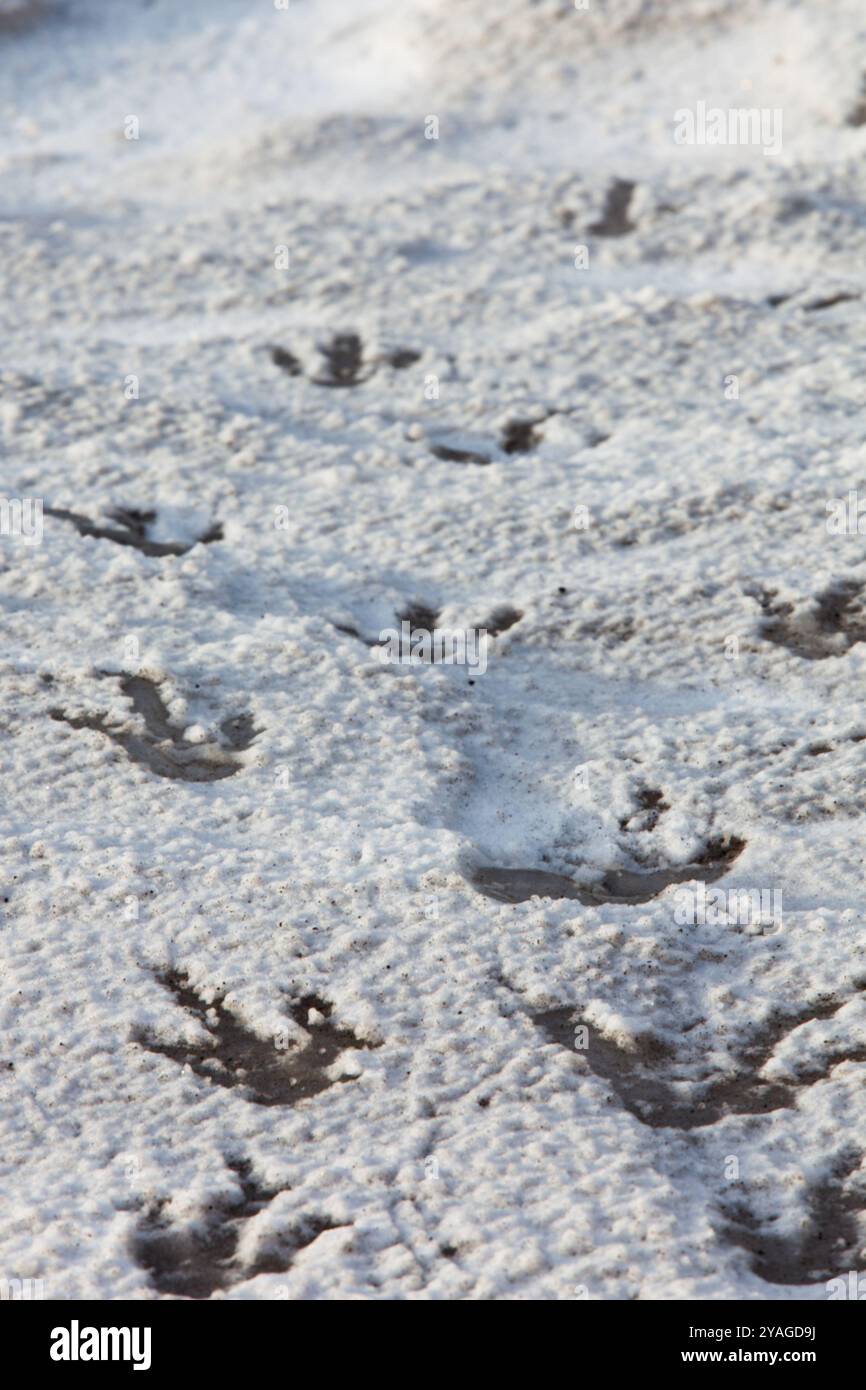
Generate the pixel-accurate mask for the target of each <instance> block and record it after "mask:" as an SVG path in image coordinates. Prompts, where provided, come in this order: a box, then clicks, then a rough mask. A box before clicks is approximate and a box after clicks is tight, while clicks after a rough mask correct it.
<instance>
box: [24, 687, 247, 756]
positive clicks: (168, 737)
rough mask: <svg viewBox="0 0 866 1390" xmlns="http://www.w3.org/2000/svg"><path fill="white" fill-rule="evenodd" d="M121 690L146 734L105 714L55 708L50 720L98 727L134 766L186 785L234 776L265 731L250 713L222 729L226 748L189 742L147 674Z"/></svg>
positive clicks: (237, 717) (74, 727) (237, 716)
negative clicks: (239, 757) (241, 759)
mask: <svg viewBox="0 0 866 1390" xmlns="http://www.w3.org/2000/svg"><path fill="white" fill-rule="evenodd" d="M120 688H121V690H122V691H123V693H124V695H126V696H127V697H128V698H129V699H130V700H131V701H132V708H133V711H134V712H135V714H137V715H139V716H140V717H141V719H142V720H143V721H144V726H145V733H144V734H140V733H136V732H135V731H133V730H131V729H129V728H128V727H127V726H126V725H120V726H118V725H115V724H109V722H108V716H107V715H104V714H84V715H73V714H69V713H68V712H67V711H66V710H62V709H57V708H55V709H51V710H49V711H48V713H49V716H50V717H51V718H52V719H55V720H58V721H60V722H62V723H64V724H68V725H69V726H70V728H73V729H95V730H96V731H97V732H98V733H101V734H105V735H106V737H107V738H110V739H111V740H112V742H113V743H117V744H119V745H120V747H121V748H123V750H124V752H125V753H126V755H127V757H128V758H129V759H130V761H131V762H134V763H143V764H144V766H145V767H148V768H149V769H150V771H151V772H155V773H156V775H157V776H158V777H167V778H170V779H171V780H174V781H182V782H218V781H221V780H222V779H223V778H225V777H233V776H234V774H235V773H236V772H240V770H241V768H242V767H243V763H241V762H238V761H237V759H236V758H235V757H234V756H233V755H234V754H235V753H238V752H242V751H243V750H244V749H246V748H249V746H250V744H251V743H252V741H253V739H254V738H255V737H256V736H257V735H258V734H259V733H260V732H261V731H260V730H259V729H256V728H255V727H254V724H253V719H252V716H251V715H249V714H240V715H235V716H234V717H233V718H229V719H225V720H223V722H222V724H221V725H220V732H221V734H222V736H223V738H224V740H225V743H226V744H227V745H228V746H227V747H223V746H222V745H220V744H216V743H212V742H211V743H204V744H192V743H187V742H186V741H185V739H184V737H183V730H182V729H178V728H177V727H176V726H175V725H173V724H172V723H171V722H170V721H169V717H168V709H167V707H166V705H165V701H164V700H163V698H162V696H161V695H160V693H159V686H158V685H157V684H156V683H155V682H154V681H152V680H149V679H148V678H147V676H123V677H121V681H120Z"/></svg>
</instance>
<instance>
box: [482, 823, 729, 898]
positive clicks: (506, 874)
mask: <svg viewBox="0 0 866 1390" xmlns="http://www.w3.org/2000/svg"><path fill="white" fill-rule="evenodd" d="M745 845H746V842H745V840H740V839H738V838H737V837H736V836H728V837H725V838H724V839H718V840H712V841H710V843H709V844H708V845H707V847H706V849H705V850H704V853H703V854H702V855H701V857H700V859H698V860H696V861H695V862H694V863H693V864H687V865H685V866H684V867H682V868H671V869H609V870H608V872H607V873H606V874H605V875H604V877H603V878H602V880H601V882H600V883H597V884H593V885H592V886H591V887H585V886H581V885H580V884H578V883H575V881H574V879H572V878H567V877H566V876H565V875H564V874H555V873H550V872H548V871H547V870H546V869H499V868H494V867H490V866H486V867H480V868H476V869H474V870H473V871H472V874H471V876H470V878H469V882H470V883H471V884H472V886H473V888H476V889H477V890H478V892H479V893H483V894H484V896H485V897H487V898H494V899H495V900H496V901H497V902H504V903H522V902H526V901H527V900H528V899H529V898H573V899H575V900H576V901H577V902H579V903H582V904H583V906H584V907H598V906H601V905H602V904H603V903H646V902H649V901H650V900H651V899H652V898H656V897H658V895H659V893H662V892H664V890H665V888H669V887H670V886H671V885H672V884H675V883H691V882H695V881H697V882H700V883H713V882H715V880H716V879H718V878H721V877H722V875H723V874H726V873H727V871H728V869H729V868H730V866H731V864H732V863H733V862H734V860H735V859H736V858H737V856H738V855H740V854H741V853H742V851H743V850H744V849H745Z"/></svg>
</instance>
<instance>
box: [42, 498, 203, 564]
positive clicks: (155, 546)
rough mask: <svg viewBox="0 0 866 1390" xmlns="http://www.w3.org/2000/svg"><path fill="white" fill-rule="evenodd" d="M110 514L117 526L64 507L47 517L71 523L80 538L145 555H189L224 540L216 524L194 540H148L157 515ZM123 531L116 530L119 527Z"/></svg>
mask: <svg viewBox="0 0 866 1390" xmlns="http://www.w3.org/2000/svg"><path fill="white" fill-rule="evenodd" d="M107 514H108V516H110V517H111V518H112V520H113V521H116V522H117V527H112V526H97V525H96V524H95V523H94V522H92V521H90V520H89V518H88V517H86V516H81V515H80V513H78V512H69V511H66V510H65V509H64V508H63V507H46V508H45V515H46V516H54V517H57V518H58V520H59V521H69V522H71V523H72V525H73V526H74V527H75V529H76V531H77V532H78V534H79V536H93V537H95V539H96V540H103V541H114V543H115V545H128V546H132V547H133V549H135V550H140V551H141V553H142V555H153V556H160V555H186V553H187V551H189V550H192V548H193V546H194V545H210V544H212V542H213V541H221V540H222V538H223V528H222V525H221V523H220V522H215V523H214V525H213V526H211V527H209V529H208V530H207V531H205V532H204V533H203V534H202V535H201V536H199V537H198V538H197V539H196V540H194V541H151V540H148V538H147V533H148V529H149V527H150V526H151V525H152V524H153V522H154V521H155V520H156V512H154V511H149V512H141V511H136V510H135V509H133V508H127V507H109V508H108V509H107ZM118 527H119V528H120V529H117V528H118Z"/></svg>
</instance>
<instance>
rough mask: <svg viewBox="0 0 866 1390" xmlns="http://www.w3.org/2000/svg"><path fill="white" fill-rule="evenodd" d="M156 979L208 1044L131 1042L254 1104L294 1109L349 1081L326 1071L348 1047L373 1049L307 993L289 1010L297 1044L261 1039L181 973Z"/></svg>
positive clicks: (144, 1039)
mask: <svg viewBox="0 0 866 1390" xmlns="http://www.w3.org/2000/svg"><path fill="white" fill-rule="evenodd" d="M158 978H159V982H160V984H161V985H163V987H164V988H165V989H167V990H169V992H170V993H171V994H172V995H173V996H174V998H175V999H176V1000H177V1002H178V1004H180V1005H181V1007H182V1008H184V1009H187V1010H188V1011H189V1013H191V1014H192V1015H193V1017H194V1018H196V1019H197V1020H198V1022H199V1023H200V1024H201V1025H202V1027H203V1028H205V1029H207V1031H208V1033H209V1034H210V1040H209V1041H208V1042H207V1043H163V1042H159V1041H158V1040H157V1039H155V1038H152V1037H150V1036H149V1035H147V1034H139V1035H138V1036H137V1037H136V1039H135V1041H136V1042H138V1043H139V1045H140V1046H142V1047H145V1048H147V1049H148V1051H150V1052H157V1053H159V1054H160V1055H161V1056H163V1057H170V1058H171V1059H172V1061H174V1062H180V1063H182V1064H185V1065H187V1066H189V1067H191V1068H192V1070H193V1071H194V1072H195V1074H196V1076H200V1077H203V1078H204V1079H205V1080H206V1081H212V1082H215V1083H216V1085H218V1086H225V1087H228V1088H234V1087H241V1088H244V1089H246V1091H247V1092H248V1094H249V1098H250V1100H251V1101H253V1102H254V1104H256V1105H294V1104H296V1103H297V1102H298V1101H299V1100H306V1099H308V1097H310V1096H315V1095H318V1094H319V1092H320V1091H326V1090H328V1088H329V1087H330V1086H334V1085H336V1084H337V1082H338V1081H347V1080H350V1079H353V1078H349V1077H331V1076H328V1074H327V1072H328V1068H329V1067H330V1066H331V1065H332V1064H333V1063H334V1062H335V1061H336V1060H337V1058H338V1057H339V1056H340V1054H341V1053H342V1052H345V1051H346V1050H347V1049H348V1048H368V1047H370V1046H371V1044H369V1043H365V1042H362V1041H361V1040H360V1039H359V1038H357V1037H356V1036H355V1034H354V1033H353V1032H351V1030H350V1029H348V1028H338V1027H337V1026H336V1025H335V1024H333V1023H331V1022H330V1015H331V1011H332V1010H331V1005H330V1004H328V1003H326V1002H325V1000H323V999H320V998H318V996H316V995H312V994H310V995H306V996H305V997H304V998H303V999H301V1000H299V1001H298V1003H296V1004H293V1005H291V1006H290V1007H289V1014H290V1016H291V1018H292V1019H293V1020H294V1022H295V1023H298V1024H299V1025H300V1026H301V1027H302V1028H303V1029H304V1030H305V1031H306V1033H307V1039H306V1042H304V1043H303V1044H302V1045H298V1044H296V1043H294V1042H293V1041H292V1040H291V1039H289V1038H288V1037H286V1038H283V1037H282V1036H280V1037H279V1038H277V1039H275V1038H273V1037H271V1038H260V1037H259V1036H258V1035H257V1034H256V1033H253V1032H251V1031H250V1029H249V1028H247V1027H246V1026H245V1025H244V1024H243V1023H241V1021H240V1019H238V1018H237V1017H236V1016H235V1015H234V1014H233V1013H231V1012H230V1011H229V1010H228V1009H227V1008H226V1007H225V1004H224V1003H223V999H224V996H222V995H218V996H217V997H216V998H215V999H214V1001H213V1003H210V1004H209V1003H207V1002H206V1000H204V999H203V998H202V997H201V995H200V994H199V993H198V992H197V991H196V990H195V989H194V988H193V987H192V986H191V985H190V983H189V979H188V977H187V976H186V974H185V973H184V972H182V971H168V972H167V973H166V974H164V975H161V976H159V977H158ZM311 1010H315V1012H316V1013H317V1014H319V1015H321V1017H320V1019H319V1020H318V1022H312V1021H310V1019H309V1014H310V1011H311Z"/></svg>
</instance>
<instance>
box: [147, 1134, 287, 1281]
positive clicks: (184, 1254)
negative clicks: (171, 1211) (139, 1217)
mask: <svg viewBox="0 0 866 1390" xmlns="http://www.w3.org/2000/svg"><path fill="white" fill-rule="evenodd" d="M228 1166H229V1168H230V1169H231V1171H232V1172H233V1173H234V1174H235V1175H236V1177H237V1179H238V1182H239V1184H240V1188H241V1197H240V1201H239V1202H237V1203H233V1204H229V1203H227V1202H226V1201H225V1200H224V1199H223V1200H220V1201H219V1202H215V1203H213V1204H212V1205H210V1206H208V1207H206V1208H205V1210H204V1211H203V1212H202V1213H201V1215H200V1217H199V1219H198V1220H197V1221H196V1222H195V1223H194V1224H192V1225H189V1226H187V1227H172V1226H169V1225H167V1224H166V1223H165V1221H164V1219H163V1216H162V1210H161V1207H157V1208H155V1209H154V1210H153V1211H151V1212H150V1213H149V1214H148V1216H147V1218H146V1220H145V1221H144V1223H143V1225H142V1227H141V1229H140V1230H139V1231H138V1232H137V1234H136V1236H135V1238H134V1240H133V1244H132V1254H133V1257H134V1259H135V1260H136V1262H137V1263H138V1264H139V1265H140V1266H141V1268H142V1269H145V1270H147V1273H148V1274H149V1275H150V1281H151V1284H152V1285H153V1287H154V1288H155V1289H156V1290H157V1291H158V1292H159V1293H162V1294H173V1295H175V1296H176V1297H180V1298H210V1296H211V1294H212V1293H215V1292H216V1290H217V1289H224V1288H226V1287H227V1286H228V1285H229V1284H231V1283H232V1282H235V1281H236V1280H237V1279H238V1278H247V1277H249V1274H248V1273H246V1272H245V1271H241V1270H239V1269H237V1267H236V1266H235V1265H234V1259H235V1252H236V1250H237V1246H238V1241H239V1239H240V1234H241V1227H242V1225H243V1223H244V1222H245V1221H248V1220H249V1219H250V1217H252V1216H255V1215H256V1214H257V1213H258V1212H260V1211H261V1210H262V1209H263V1208H264V1207H266V1206H267V1205H268V1203H269V1202H271V1201H272V1200H273V1198H274V1197H276V1196H277V1192H276V1191H274V1190H271V1189H269V1188H265V1187H262V1186H261V1185H260V1184H259V1183H257V1182H256V1180H255V1179H254V1178H253V1177H252V1176H251V1167H250V1164H249V1163H248V1162H246V1161H235V1162H231V1161H229V1162H228ZM284 1267H285V1266H284Z"/></svg>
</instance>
